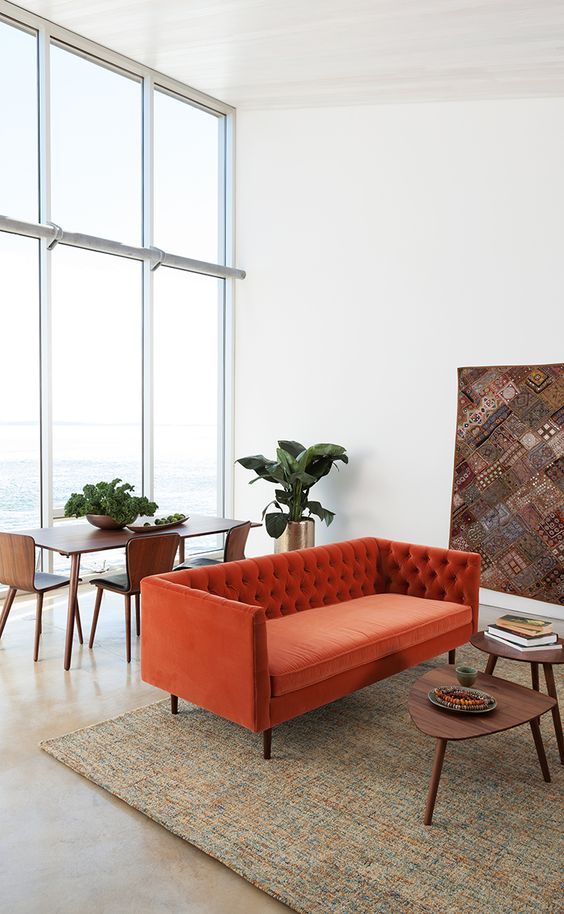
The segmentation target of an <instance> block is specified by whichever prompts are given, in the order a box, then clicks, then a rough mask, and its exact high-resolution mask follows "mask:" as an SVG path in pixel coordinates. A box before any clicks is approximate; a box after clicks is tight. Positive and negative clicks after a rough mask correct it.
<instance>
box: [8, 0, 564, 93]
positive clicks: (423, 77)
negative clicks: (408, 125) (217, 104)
mask: <svg viewBox="0 0 564 914" xmlns="http://www.w3.org/2000/svg"><path fill="white" fill-rule="evenodd" d="M21 5H23V6H25V7H26V8H27V9H29V10H31V11H33V12H36V13H39V14H40V15H42V16H45V17H46V18H47V19H51V20H53V21H54V22H57V23H58V24H59V25H63V26H66V27H67V28H69V29H72V30H73V31H75V32H78V33H79V34H81V35H84V36H86V37H87V38H90V39H92V40H94V41H98V42H100V44H103V45H106V46H107V47H110V48H113V49H114V50H116V51H119V52H121V53H122V54H125V55H127V56H128V57H131V58H134V59H135V60H138V61H141V62H143V63H145V64H147V65H148V66H151V67H154V68H155V69H157V70H161V71H162V72H164V73H167V74H168V75H170V76H173V77H176V78H177V79H179V80H181V81H182V82H185V83H188V84H189V85H191V86H193V87H195V88H197V89H200V90H201V91H204V92H207V93H209V94H210V95H213V96H216V97H217V98H220V99H222V100H224V101H226V102H229V103H231V104H233V105H235V106H237V107H240V108H263V107H297V106H300V107H301V106H316V105H357V104H372V103H378V102H385V103H388V102H410V101H434V100H454V99H485V98H518V97H534V96H552V95H564V0H25V2H24V3H22V4H21Z"/></svg>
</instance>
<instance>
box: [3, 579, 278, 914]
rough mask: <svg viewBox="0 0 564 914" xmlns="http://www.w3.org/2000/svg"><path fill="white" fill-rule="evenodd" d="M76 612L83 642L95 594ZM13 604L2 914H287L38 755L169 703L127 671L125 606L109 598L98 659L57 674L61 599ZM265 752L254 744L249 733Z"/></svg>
mask: <svg viewBox="0 0 564 914" xmlns="http://www.w3.org/2000/svg"><path fill="white" fill-rule="evenodd" d="M83 590H85V593H84V594H81V595H80V604H81V610H82V617H83V623H84V629H85V635H86V637H85V640H86V641H87V640H88V633H89V631H90V621H91V617H92V608H93V598H92V594H91V593H90V592H89V591H90V590H93V588H88V587H87V588H83ZM45 607H46V608H45V611H44V626H43V632H44V633H43V636H42V643H41V653H40V659H39V662H38V663H34V662H33V633H34V619H35V615H34V606H33V602H30V601H29V600H28V599H25V600H17V601H16V603H15V604H14V607H13V609H12V613H11V615H10V618H9V619H8V622H7V625H6V628H5V630H4V634H3V636H2V640H1V641H0V911H1V912H6V914H94V912H96V914H129V912H132V914H161V912H163V914H165V912H170V914H275V912H276V914H278V912H283V911H288V908H286V906H285V905H282V904H279V903H278V902H276V901H274V900H273V899H272V898H270V897H269V896H267V895H265V894H264V893H263V892H260V891H259V890H258V889H255V888H254V887H253V886H251V885H249V884H248V883H246V882H245V881H244V880H243V879H241V878H240V877H239V876H237V875H236V874H235V873H233V872H232V871H231V870H229V869H227V867H225V866H223V865H222V864H221V863H218V862H217V861H215V860H213V859H212V858H211V857H208V856H206V855H205V854H203V853H202V852H201V851H199V850H197V849H196V848H194V847H192V846H191V845H190V844H188V843H186V842H185V841H182V840H181V839H180V838H177V837H175V836H174V835H171V834H170V833H169V832H167V831H166V830H165V829H164V828H161V827H160V826H159V825H156V824H155V823H154V822H151V821H150V820H149V819H147V818H145V816H143V815H142V814H141V813H139V812H137V811H136V810H134V809H131V808H130V807H129V806H127V805H126V804H125V803H122V802H121V801H120V800H117V799H115V798H114V797H112V796H111V795H110V794H108V793H106V792H105V791H104V790H102V789H101V788H99V787H96V786H95V785H94V784H90V783H89V782H88V781H86V780H85V779H84V778H81V777H79V776H77V775H76V774H74V773H73V772H72V771H70V770H69V769H67V768H65V767H64V766H63V765H61V764H60V763H59V762H57V761H55V760H54V759H52V758H50V757H49V756H48V755H46V754H45V753H44V752H41V750H40V749H39V748H38V743H39V742H40V740H42V739H46V738H48V737H52V736H58V735H60V734H63V733H68V732H69V731H70V730H75V729H78V728H80V727H84V726H87V725H88V724H92V723H95V722H97V721H100V720H104V718H108V717H113V716H115V715H117V714H120V713H122V712H123V711H127V710H129V709H131V708H136V707H139V706H141V705H144V704H151V703H152V702H154V701H156V700H158V699H159V698H162V697H164V696H163V693H162V692H160V691H159V690H158V689H154V688H152V687H151V686H148V685H146V684H145V683H143V682H141V679H140V675H139V663H138V656H139V654H138V644H135V645H134V647H133V658H132V662H131V665H130V666H128V664H127V663H126V662H125V650H124V622H123V601H122V599H121V598H117V597H113V596H112V595H106V596H105V597H104V603H103V604H102V610H101V613H100V620H99V623H98V632H97V638H96V644H95V647H94V650H92V651H89V650H88V647H87V645H84V646H83V647H79V645H78V642H77V641H76V640H75V645H74V651H73V663H72V667H71V669H70V670H69V672H67V673H65V672H64V670H63V663H62V658H63V649H64V627H65V620H66V610H65V605H64V597H63V599H61V597H60V596H59V597H57V598H55V599H53V598H51V599H49V600H46V602H45ZM249 739H250V740H253V739H254V740H255V742H256V751H257V752H259V751H260V746H259V743H260V737H258V736H253V735H252V734H249Z"/></svg>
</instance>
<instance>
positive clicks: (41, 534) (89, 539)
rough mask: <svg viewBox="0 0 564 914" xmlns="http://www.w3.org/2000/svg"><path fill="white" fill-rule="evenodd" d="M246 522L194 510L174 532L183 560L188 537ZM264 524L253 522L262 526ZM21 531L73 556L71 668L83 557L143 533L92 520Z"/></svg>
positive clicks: (68, 652) (69, 622)
mask: <svg viewBox="0 0 564 914" xmlns="http://www.w3.org/2000/svg"><path fill="white" fill-rule="evenodd" d="M242 523H244V521H240V520H232V519H230V518H227V517H207V516H206V515H203V514H192V515H190V517H189V518H188V520H187V521H185V523H183V524H181V525H180V526H179V527H174V529H173V530H171V531H170V532H171V533H173V532H174V533H178V535H179V536H180V549H179V561H180V562H183V561H184V559H185V540H187V539H192V538H194V537H196V536H210V535H213V534H218V533H228V532H229V530H231V529H232V527H237V526H238V525H239V524H242ZM258 526H260V524H253V527H258ZM164 532H166V531H163V530H159V529H158V528H157V529H156V530H151V531H149V530H148V531H144V532H143V535H146V536H153V535H154V536H159V535H161V534H162V533H164ZM18 533H22V534H26V535H27V536H32V537H33V539H34V540H35V545H36V546H38V547H39V548H41V549H47V550H49V551H50V552H58V553H59V554H60V555H65V556H68V557H69V558H70V560H71V567H70V580H69V601H68V612H67V632H66V640H65V658H64V668H65V670H69V669H70V665H71V659H72V640H73V634H74V622H75V618H76V600H77V594H78V584H79V578H80V558H81V556H82V555H83V554H86V553H88V552H104V551H107V550H109V549H123V548H124V547H125V546H126V545H127V543H128V542H129V540H130V539H133V538H134V537H135V536H138V535H139V534H136V533H132V532H131V531H130V530H127V529H124V530H98V529H97V528H96V527H93V526H91V524H88V523H81V524H60V525H58V526H56V527H37V528H35V529H33V530H18Z"/></svg>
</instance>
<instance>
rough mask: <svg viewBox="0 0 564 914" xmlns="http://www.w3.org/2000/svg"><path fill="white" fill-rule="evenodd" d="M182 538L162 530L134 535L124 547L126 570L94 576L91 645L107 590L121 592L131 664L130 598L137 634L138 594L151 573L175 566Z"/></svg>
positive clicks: (139, 629)
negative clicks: (133, 601) (158, 534)
mask: <svg viewBox="0 0 564 914" xmlns="http://www.w3.org/2000/svg"><path fill="white" fill-rule="evenodd" d="M179 544H180V537H179V535H178V533H163V534H162V535H160V536H156V535H154V534H153V535H146V536H134V537H133V538H132V539H130V540H129V541H128V543H127V546H126V547H125V573H123V574H113V575H106V576H105V577H103V578H92V579H91V581H90V583H91V584H94V586H95V587H97V589H98V590H97V593H96V603H95V604H94V616H93V618H92V629H91V631H90V641H89V642H88V646H89V647H93V645H94V637H95V635H96V626H97V625H98V616H99V615H100V606H101V605H102V597H103V596H104V591H105V590H110V591H111V592H112V593H121V594H123V596H124V598H125V654H126V657H127V662H128V663H131V597H134V598H135V621H136V628H137V637H139V635H140V632H141V612H140V602H139V597H140V593H141V581H142V580H143V578H148V577H149V575H151V574H165V572H167V571H170V570H171V569H172V566H173V565H174V559H175V556H176V552H177V549H178V546H179Z"/></svg>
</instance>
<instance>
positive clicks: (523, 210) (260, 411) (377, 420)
mask: <svg viewBox="0 0 564 914" xmlns="http://www.w3.org/2000/svg"><path fill="white" fill-rule="evenodd" d="M237 134H238V140H237V161H238V168H237V214H238V218H237V239H238V240H237V245H238V256H237V260H238V263H239V264H240V265H241V266H243V267H244V268H245V269H246V270H247V271H248V276H247V279H246V280H245V281H244V282H241V283H238V285H237V311H236V314H237V316H236V366H235V404H236V406H235V456H236V457H238V456H242V455H246V454H250V453H257V452H265V453H266V454H273V452H274V447H275V442H276V439H277V438H280V437H284V438H297V439H299V440H303V441H304V442H305V443H306V444H308V443H312V442H314V441H333V442H336V443H338V444H343V445H345V446H346V447H347V448H348V450H349V454H350V461H351V462H350V465H349V467H348V468H345V469H344V470H342V471H341V472H340V473H338V474H337V473H335V472H333V473H332V475H331V477H330V478H329V479H327V480H326V481H324V482H323V483H322V484H321V485H320V486H319V487H318V493H317V494H318V497H320V499H321V501H322V503H323V504H325V505H326V506H327V507H329V508H332V509H333V510H336V511H337V519H336V521H335V523H334V524H333V526H332V527H331V528H329V529H325V528H320V527H319V526H318V536H317V540H318V542H326V541H330V540H338V539H344V538H348V537H353V536H360V535H364V534H375V535H382V536H389V537H392V538H395V539H402V540H410V541H412V542H422V543H428V544H436V545H446V544H447V542H448V531H449V513H450V496H451V482H452V464H453V448H454V429H455V409H456V380H457V379H456V368H457V367H458V366H462V365H496V364H519V363H529V362H532V363H535V362H537V363H539V362H556V361H560V360H561V359H562V356H563V345H562V344H563V333H562V331H563V329H564V327H563V319H562V315H563V301H564V99H540V100H523V101H506V102H470V103H449V104H429V105H402V106H399V105H398V106H379V107H378V106H374V107H357V108H333V109H326V108H325V109H312V110H288V111H271V112H268V111H251V112H247V111H244V112H241V113H239V114H238V125H237ZM249 478H250V474H248V473H246V472H245V471H244V470H242V468H240V467H237V468H236V470H235V487H234V492H235V516H236V517H241V518H246V517H253V518H256V517H257V516H258V515H259V513H260V509H261V508H262V506H263V505H264V504H266V502H267V501H268V500H269V498H270V496H271V487H270V486H268V485H267V484H266V483H257V484H256V485H254V486H252V487H249V486H248V485H247V481H248V479H249ZM250 551H251V552H254V553H255V554H256V553H259V552H266V551H272V543H271V541H270V540H269V539H268V537H266V535H265V534H264V533H263V532H260V533H257V532H255V533H253V539H252V540H251V542H250ZM494 599H497V598H494ZM526 602H528V603H529V606H530V607H531V608H533V609H534V608H536V609H537V611H538V610H539V608H542V604H540V605H539V604H538V603H534V602H533V601H521V608H524V607H525V603H526ZM513 605H514V604H513Z"/></svg>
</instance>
